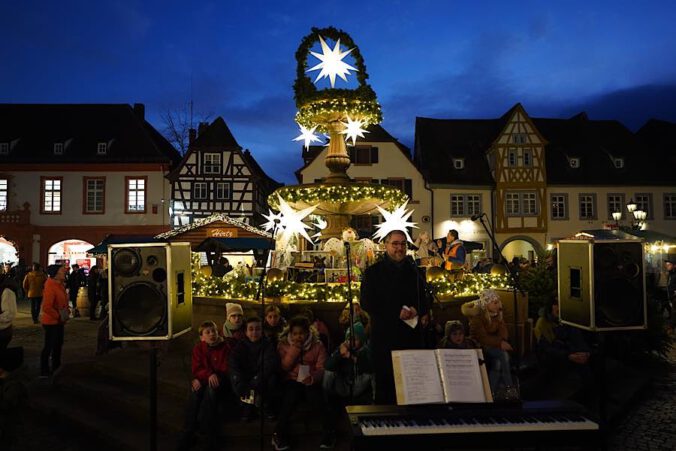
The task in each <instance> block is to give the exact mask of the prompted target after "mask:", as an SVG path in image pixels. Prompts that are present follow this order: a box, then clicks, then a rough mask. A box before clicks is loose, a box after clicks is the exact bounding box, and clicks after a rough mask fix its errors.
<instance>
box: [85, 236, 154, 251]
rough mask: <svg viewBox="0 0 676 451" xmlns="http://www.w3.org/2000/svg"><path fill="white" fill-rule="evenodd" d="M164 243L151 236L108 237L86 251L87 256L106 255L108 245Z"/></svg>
mask: <svg viewBox="0 0 676 451" xmlns="http://www.w3.org/2000/svg"><path fill="white" fill-rule="evenodd" d="M157 242H160V243H162V242H165V240H158V239H155V238H154V237H153V236H152V235H108V236H107V237H105V238H104V239H103V240H102V241H101V242H100V243H99V244H97V245H96V246H94V247H92V248H91V249H87V253H88V254H93V255H101V254H107V253H108V245H109V244H124V243H130V244H132V243H133V244H136V243H157Z"/></svg>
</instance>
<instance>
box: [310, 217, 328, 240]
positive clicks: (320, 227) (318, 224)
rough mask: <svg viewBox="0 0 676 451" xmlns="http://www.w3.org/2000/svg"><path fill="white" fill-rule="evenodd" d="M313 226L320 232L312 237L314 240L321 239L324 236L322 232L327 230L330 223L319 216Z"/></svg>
mask: <svg viewBox="0 0 676 451" xmlns="http://www.w3.org/2000/svg"><path fill="white" fill-rule="evenodd" d="M312 225H313V226H315V228H316V229H318V230H319V231H318V232H317V233H315V234H314V235H312V238H319V237H321V236H322V230H324V229H325V228H326V226H327V225H328V223H327V222H326V220H324V219H323V218H322V217H320V216H317V218H316V219H315V222H313V223H312Z"/></svg>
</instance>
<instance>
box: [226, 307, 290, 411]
mask: <svg viewBox="0 0 676 451" xmlns="http://www.w3.org/2000/svg"><path fill="white" fill-rule="evenodd" d="M244 334H245V338H244V339H243V340H240V341H239V342H238V343H237V345H235V348H234V349H233V351H232V354H231V355H230V380H231V381H232V388H233V389H234V390H235V394H236V395H237V396H238V397H239V398H240V400H241V407H242V420H244V421H248V420H250V419H251V418H253V416H254V405H259V406H260V403H259V401H260V395H261V393H262V394H263V398H264V400H265V405H270V403H269V402H268V401H269V400H270V397H272V396H273V395H274V391H275V390H274V387H275V382H276V380H275V379H276V378H275V375H276V374H277V372H278V371H279V354H277V349H275V348H274V347H273V345H272V343H271V342H270V340H268V338H267V337H264V336H263V327H262V322H261V319H260V318H259V317H258V316H251V317H249V318H247V319H246V322H245V324H244ZM268 413H269V414H271V412H270V411H269V410H268Z"/></svg>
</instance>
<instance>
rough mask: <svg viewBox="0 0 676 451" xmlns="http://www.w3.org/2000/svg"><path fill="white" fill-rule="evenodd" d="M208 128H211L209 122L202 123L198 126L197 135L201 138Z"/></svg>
mask: <svg viewBox="0 0 676 451" xmlns="http://www.w3.org/2000/svg"><path fill="white" fill-rule="evenodd" d="M208 126H209V123H208V122H200V123H199V125H198V126H197V134H198V135H199V136H202V133H204V132H205V131H206V130H207V127H208Z"/></svg>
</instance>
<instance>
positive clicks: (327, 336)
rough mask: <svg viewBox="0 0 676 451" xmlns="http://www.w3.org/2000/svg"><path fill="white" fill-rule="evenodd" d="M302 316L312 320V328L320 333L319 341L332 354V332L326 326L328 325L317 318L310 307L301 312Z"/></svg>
mask: <svg viewBox="0 0 676 451" xmlns="http://www.w3.org/2000/svg"><path fill="white" fill-rule="evenodd" d="M300 314H301V315H303V316H305V317H306V318H307V319H308V320H310V326H311V327H312V328H314V329H315V330H316V331H317V332H318V333H319V339H320V340H321V341H322V344H323V345H324V349H325V350H326V351H327V352H331V350H332V349H333V348H332V347H331V332H329V327H328V326H327V325H326V323H325V322H324V321H322V320H321V319H319V318H317V317H316V316H315V313H314V312H313V311H312V309H311V308H310V307H305V308H304V309H303V310H301V312H300Z"/></svg>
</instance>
